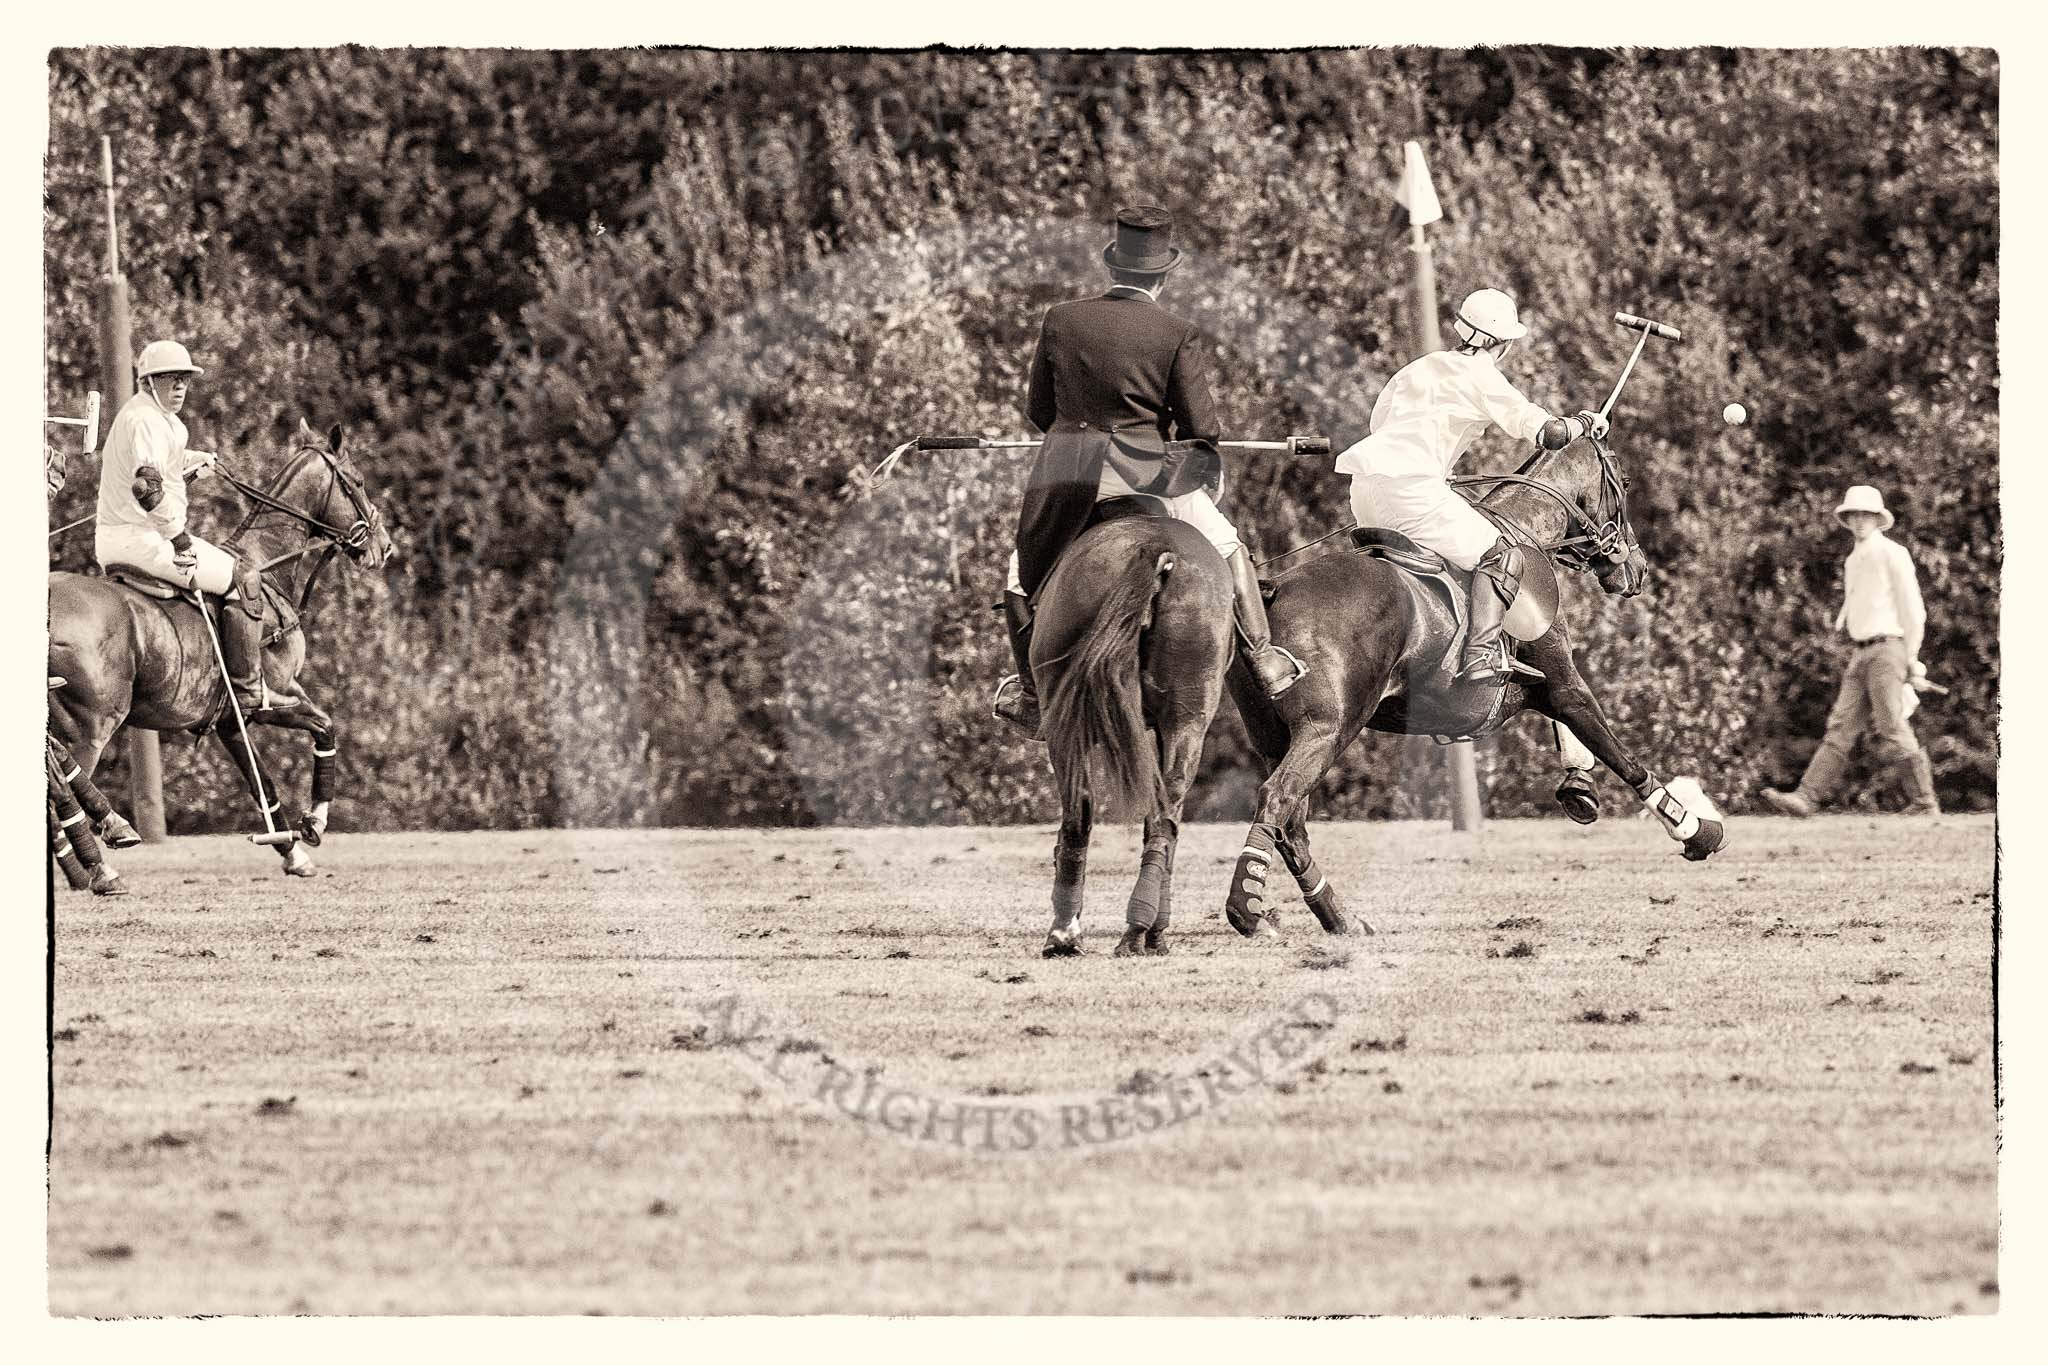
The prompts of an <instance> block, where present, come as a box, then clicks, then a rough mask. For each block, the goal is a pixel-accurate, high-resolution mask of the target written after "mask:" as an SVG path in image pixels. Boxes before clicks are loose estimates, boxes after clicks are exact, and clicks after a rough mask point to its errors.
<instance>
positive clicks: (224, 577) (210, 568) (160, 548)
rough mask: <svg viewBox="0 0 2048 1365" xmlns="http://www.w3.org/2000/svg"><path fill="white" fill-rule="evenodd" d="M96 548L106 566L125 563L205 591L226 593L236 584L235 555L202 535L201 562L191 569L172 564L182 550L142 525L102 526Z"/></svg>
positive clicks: (195, 548) (198, 543)
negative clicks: (208, 541) (206, 539)
mask: <svg viewBox="0 0 2048 1365" xmlns="http://www.w3.org/2000/svg"><path fill="white" fill-rule="evenodd" d="M92 550H93V558H95V559H97V560H99V562H100V566H101V567H102V568H109V569H110V568H114V567H115V566H117V565H122V564H125V565H128V566H130V567H131V568H137V569H140V570H142V571H143V572H144V573H149V574H155V575H156V576H157V577H158V578H161V579H163V580H164V581H165V582H168V583H176V584H178V585H179V586H181V587H187V588H191V587H197V588H198V589H199V590H200V591H201V592H210V593H225V592H227V590H228V589H229V588H232V587H233V586H234V585H235V557H234V556H233V555H231V554H229V553H228V552H227V551H226V550H223V549H220V548H219V547H218V546H215V545H210V544H208V543H207V542H206V541H203V540H201V539H200V538H199V537H198V536H193V537H192V553H193V554H195V555H197V556H198V557H199V564H198V567H197V568H195V569H190V570H187V569H180V568H179V567H178V566H177V565H176V564H174V563H172V560H173V559H174V558H175V556H176V555H177V553H178V552H177V551H176V550H174V549H172V548H171V542H170V541H168V540H166V539H164V538H163V537H162V536H160V535H158V534H157V533H156V532H154V531H148V530H144V529H143V528H142V527H140V526H102V527H100V528H98V529H97V530H96V531H95V532H94V533H93V542H92Z"/></svg>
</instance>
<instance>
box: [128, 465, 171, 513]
mask: <svg viewBox="0 0 2048 1365" xmlns="http://www.w3.org/2000/svg"><path fill="white" fill-rule="evenodd" d="M128 491H129V492H131V493H133V494H134V495H135V501H136V502H137V503H138V504H140V506H141V507H142V510H143V511H145V512H153V511H155V510H156V505H157V504H158V503H160V502H162V501H163V500H164V476H163V474H162V473H161V472H160V471H159V470H158V469H157V468H156V466H154V465H144V466H143V467H142V468H141V469H140V470H138V471H137V472H136V475H135V482H134V483H132V484H130V485H129V488H128Z"/></svg>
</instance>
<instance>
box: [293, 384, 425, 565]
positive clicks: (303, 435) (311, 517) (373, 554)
mask: <svg viewBox="0 0 2048 1365" xmlns="http://www.w3.org/2000/svg"><path fill="white" fill-rule="evenodd" d="M268 500H269V501H271V502H272V503H273V504H274V505H277V506H279V507H281V508H282V509H284V510H286V511H288V512H290V513H292V514H295V515H296V516H298V517H299V518H300V519H301V520H303V521H304V522H305V523H306V526H307V529H308V530H309V531H311V532H312V533H313V534H314V535H318V536H324V537H326V538H328V539H330V540H332V541H333V542H334V543H335V544H336V545H338V546H340V547H341V549H343V550H344V551H346V552H347V553H348V555H349V557H350V558H351V559H354V560H356V561H357V562H359V563H362V564H366V565H368V566H369V567H370V568H373V569H375V568H381V567H382V566H383V565H384V564H385V562H386V561H388V560H389V559H390V558H391V557H392V555H393V553H394V548H393V546H392V543H391V533H390V532H389V531H387V530H385V529H384V516H383V514H382V513H381V512H379V511H378V510H377V504H376V502H375V501H373V500H372V499H371V497H370V491H369V488H368V487H367V486H366V485H365V484H364V483H363V476H362V474H361V472H360V471H358V470H357V469H356V462H355V457H354V455H353V454H351V453H350V451H349V448H348V444H347V442H346V439H345V438H344V435H343V432H342V429H341V427H339V426H334V427H330V428H328V431H327V434H326V435H325V436H322V435H321V434H320V433H319V432H317V431H315V430H313V428H312V427H311V426H309V425H307V424H306V421H305V420H304V419H303V418H301V419H300V421H299V430H298V434H297V435H296V437H295V438H294V439H293V442H292V449H291V453H290V454H289V455H288V456H286V458H285V462H284V464H283V465H282V466H280V468H279V471H278V474H277V477H276V478H275V479H274V480H273V481H272V484H271V487H270V490H269V494H268Z"/></svg>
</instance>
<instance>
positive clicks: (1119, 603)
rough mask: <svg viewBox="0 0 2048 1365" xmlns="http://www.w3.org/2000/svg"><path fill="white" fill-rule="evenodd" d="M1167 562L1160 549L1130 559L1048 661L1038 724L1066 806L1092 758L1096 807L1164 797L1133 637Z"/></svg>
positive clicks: (1140, 805) (1154, 803)
mask: <svg viewBox="0 0 2048 1365" xmlns="http://www.w3.org/2000/svg"><path fill="white" fill-rule="evenodd" d="M1173 562H1174V561H1173V556H1172V554H1170V553H1166V552H1161V553H1159V554H1158V555H1157V556H1156V557H1154V558H1153V559H1151V560H1150V561H1149V562H1148V561H1147V560H1146V559H1145V558H1144V557H1143V556H1142V555H1141V556H1137V557H1134V558H1133V559H1132V560H1131V562H1130V564H1129V566H1128V567H1127V568H1125V569H1124V571H1123V573H1122V576H1121V577H1119V578H1118V579H1117V580H1116V581H1115V582H1113V583H1112V584H1111V585H1110V586H1109V589H1108V591H1107V592H1106V593H1104V595H1103V598H1102V602H1101V605H1100V606H1099V607H1098V608H1097V609H1096V611H1095V615H1094V619H1093V620H1092V621H1090V623H1089V624H1088V626H1087V627H1086V628H1085V629H1084V630H1083V631H1082V632H1081V637H1080V639H1079V640H1078V641H1077V642H1076V643H1075V645H1074V648H1073V649H1072V650H1071V651H1070V652H1069V653H1068V654H1067V655H1066V656H1065V657H1064V658H1062V659H1059V660H1057V661H1055V665H1054V666H1055V669H1056V674H1055V677H1054V678H1053V680H1052V684H1051V686H1050V688H1048V689H1047V692H1046V697H1045V707H1044V714H1043V717H1042V728H1043V730H1044V733H1045V737H1046V742H1047V743H1048V744H1050V745H1051V746H1052V749H1053V752H1054V757H1055V758H1056V759H1057V760H1058V761H1057V762H1055V763H1054V765H1053V767H1054V770H1055V771H1056V772H1058V773H1059V774H1060V781H1061V788H1062V789H1061V791H1060V801H1061V804H1062V805H1063V807H1064V808H1065V809H1067V810H1078V809H1080V803H1081V799H1082V796H1083V792H1084V789H1085V784H1086V783H1087V782H1088V776H1089V760H1090V758H1091V757H1092V756H1099V757H1100V760H1101V761H1100V763H1099V764H1098V765H1097V772H1096V776H1097V777H1098V778H1099V780H1100V782H1101V788H1100V790H1099V791H1095V792H1093V793H1092V795H1094V796H1096V797H1098V798H1099V801H1098V802H1097V806H1098V809H1102V810H1104V811H1105V813H1106V812H1108V811H1115V810H1121V811H1126V812H1130V811H1151V810H1154V809H1157V808H1158V806H1159V805H1161V804H1163V803H1164V802H1165V800H1166V783H1165V779H1164V778H1163V777H1162V776H1161V775H1160V771H1159V752H1158V749H1157V748H1156V747H1155V746H1154V744H1153V742H1152V738H1151V735H1150V733H1149V732H1148V731H1147V729H1146V725H1145V699H1144V684H1143V680H1142V676H1141V672H1142V665H1141V661H1140V660H1139V658H1138V639H1139V637H1140V636H1141V635H1143V634H1144V631H1145V629H1146V627H1147V626H1149V625H1151V624H1152V607H1153V603H1154V601H1155V599H1157V597H1158V596H1159V591H1160V589H1161V588H1163V587H1164V586H1165V584H1166V576H1167V575H1168V574H1169V573H1171V572H1173Z"/></svg>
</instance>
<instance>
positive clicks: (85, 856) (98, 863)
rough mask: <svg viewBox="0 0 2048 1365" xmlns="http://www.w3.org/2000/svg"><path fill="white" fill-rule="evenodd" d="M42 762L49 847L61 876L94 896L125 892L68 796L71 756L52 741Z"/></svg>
mask: <svg viewBox="0 0 2048 1365" xmlns="http://www.w3.org/2000/svg"><path fill="white" fill-rule="evenodd" d="M46 762H47V766H48V769H49V774H48V775H49V787H50V792H49V801H48V806H49V812H50V829H51V849H52V851H53V852H54V853H55V854H56V855H57V866H58V867H60V868H62V869H63V871H64V880H66V881H68V882H70V883H71V884H72V885H73V886H75V887H80V888H89V889H90V890H91V891H92V893H93V894H94V895H95V896H125V895H127V894H128V888H127V887H126V886H124V885H123V884H122V882H121V878H120V876H119V874H117V873H116V872H115V871H114V869H113V868H111V867H108V866H107V860H106V857H105V855H104V854H103V853H102V852H101V850H100V841H99V840H98V839H97V838H96V837H94V835H93V829H92V824H91V822H90V821H89V820H88V818H87V816H86V813H85V811H84V810H82V809H81V808H80V807H79V804H78V802H77V800H76V799H74V797H73V796H72V793H71V784H70V782H69V781H67V780H66V776H65V772H64V770H65V769H66V768H68V767H70V766H71V756H70V755H69V754H67V753H64V752H63V751H62V750H61V749H59V748H58V747H57V745H56V744H55V743H54V742H53V743H52V744H51V745H50V746H49V752H48V755H47V759H46Z"/></svg>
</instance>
